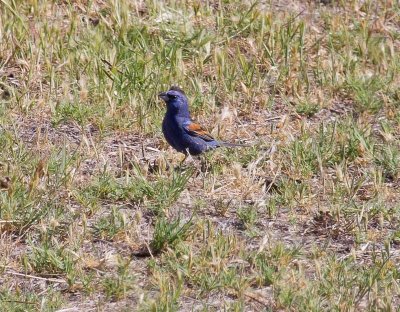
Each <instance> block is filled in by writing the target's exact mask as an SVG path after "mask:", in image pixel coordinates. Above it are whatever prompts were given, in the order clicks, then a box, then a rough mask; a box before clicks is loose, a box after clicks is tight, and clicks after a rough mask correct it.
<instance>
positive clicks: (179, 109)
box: [158, 86, 189, 114]
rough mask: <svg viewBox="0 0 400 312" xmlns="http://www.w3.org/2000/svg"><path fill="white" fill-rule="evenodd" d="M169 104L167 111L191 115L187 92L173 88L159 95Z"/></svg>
mask: <svg viewBox="0 0 400 312" xmlns="http://www.w3.org/2000/svg"><path fill="white" fill-rule="evenodd" d="M158 96H159V97H160V98H162V99H163V100H164V102H165V103H166V104H167V110H168V111H170V112H174V113H182V114H186V113H187V114H188V113H189V104H188V99H187V97H186V94H185V92H183V90H182V89H181V88H179V87H176V86H172V87H171V88H170V89H169V90H168V91H166V92H161V93H160V94H158Z"/></svg>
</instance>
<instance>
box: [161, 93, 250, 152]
mask: <svg viewBox="0 0 400 312" xmlns="http://www.w3.org/2000/svg"><path fill="white" fill-rule="evenodd" d="M158 96H159V97H160V98H162V99H163V100H164V101H165V103H166V104H167V112H166V114H165V117H164V120H163V123H162V131H163V133H164V136H165V139H166V140H167V142H168V143H169V144H170V145H171V146H172V147H173V148H174V149H176V150H177V151H178V152H181V153H183V154H185V156H187V155H188V153H189V154H190V155H194V156H195V155H200V154H201V153H203V152H205V151H208V150H210V149H214V148H217V147H220V146H226V147H233V146H248V145H242V144H234V143H227V142H222V141H217V140H215V139H214V138H213V137H212V136H211V134H209V133H208V132H207V131H206V130H205V129H204V128H203V127H202V126H200V125H199V124H197V123H194V122H192V119H191V118H190V113H189V103H188V99H187V97H186V95H185V92H183V90H182V89H180V88H179V87H176V86H172V87H171V88H170V89H169V90H168V91H167V92H161V93H160V94H159V95H158Z"/></svg>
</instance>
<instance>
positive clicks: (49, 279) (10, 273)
mask: <svg viewBox="0 0 400 312" xmlns="http://www.w3.org/2000/svg"><path fill="white" fill-rule="evenodd" d="M5 274H9V275H15V276H21V277H26V278H32V279H37V280H41V281H46V282H53V283H65V284H66V283H67V282H66V281H65V280H63V279H57V278H45V277H40V276H35V275H29V274H23V273H19V272H11V271H6V272H5Z"/></svg>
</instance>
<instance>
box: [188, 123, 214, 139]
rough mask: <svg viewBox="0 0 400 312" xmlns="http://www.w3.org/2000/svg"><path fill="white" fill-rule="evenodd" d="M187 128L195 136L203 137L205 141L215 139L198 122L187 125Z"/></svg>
mask: <svg viewBox="0 0 400 312" xmlns="http://www.w3.org/2000/svg"><path fill="white" fill-rule="evenodd" d="M185 130H186V131H187V132H188V133H189V134H191V135H194V136H198V137H201V138H202V139H203V140H205V141H214V138H213V137H212V135H211V134H209V133H208V131H207V130H205V129H204V128H203V127H202V126H200V125H199V124H197V123H194V122H192V123H190V124H189V125H187V126H185Z"/></svg>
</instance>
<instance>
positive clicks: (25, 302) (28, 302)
mask: <svg viewBox="0 0 400 312" xmlns="http://www.w3.org/2000/svg"><path fill="white" fill-rule="evenodd" d="M0 302H10V303H11V302H12V303H23V304H37V302H32V301H22V300H0Z"/></svg>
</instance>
